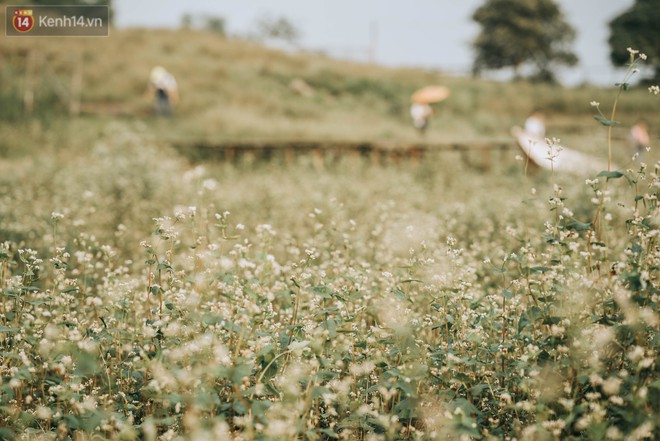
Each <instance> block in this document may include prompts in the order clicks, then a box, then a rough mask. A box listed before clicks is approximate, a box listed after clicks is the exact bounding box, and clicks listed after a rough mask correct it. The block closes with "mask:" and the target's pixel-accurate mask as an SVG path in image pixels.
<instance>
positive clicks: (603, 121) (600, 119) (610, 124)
mask: <svg viewBox="0 0 660 441" xmlns="http://www.w3.org/2000/svg"><path fill="white" fill-rule="evenodd" d="M594 118H596V121H598V122H599V123H601V124H602V125H604V126H608V127H614V126H616V125H618V124H621V123H620V122H619V121H612V120H609V119H607V118H605V117H604V116H603V115H594Z"/></svg>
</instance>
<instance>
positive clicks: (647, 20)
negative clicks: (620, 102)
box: [472, 0, 660, 82]
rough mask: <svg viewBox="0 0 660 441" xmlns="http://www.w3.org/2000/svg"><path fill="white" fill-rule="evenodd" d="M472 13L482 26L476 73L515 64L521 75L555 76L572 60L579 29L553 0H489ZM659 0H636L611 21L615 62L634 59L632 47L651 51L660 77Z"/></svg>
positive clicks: (551, 78) (546, 78)
mask: <svg viewBox="0 0 660 441" xmlns="http://www.w3.org/2000/svg"><path fill="white" fill-rule="evenodd" d="M472 19H473V20H474V21H476V22H477V23H478V24H479V25H480V26H481V32H480V33H479V35H478V36H477V38H476V39H475V41H474V42H473V47H474V50H475V58H474V62H473V68H472V69H473V73H474V74H475V75H479V74H480V73H481V72H482V71H484V70H497V69H503V68H512V69H513V71H514V75H515V77H516V78H521V77H523V76H525V75H523V71H524V72H526V77H527V78H529V79H533V80H540V81H547V82H554V81H555V70H556V68H557V67H558V66H561V65H567V66H573V65H575V64H576V63H577V62H578V58H577V56H576V55H575V53H574V52H573V50H572V48H571V46H572V44H573V42H574V40H575V36H576V32H575V29H573V27H572V26H571V25H570V24H569V23H568V22H567V21H566V19H565V17H564V15H563V13H562V11H561V9H560V8H559V5H557V3H556V2H555V1H554V0H485V2H484V4H483V5H482V6H481V7H479V8H478V9H477V10H476V11H475V12H474V14H473V15H472ZM659 19H660V0H636V1H635V4H634V5H633V6H632V7H631V8H630V9H628V10H627V11H625V12H624V13H623V14H621V15H619V16H618V17H616V18H615V19H614V20H612V22H610V39H609V45H610V51H611V53H610V58H611V61H612V63H613V64H614V65H615V66H619V65H624V64H626V63H627V62H628V61H629V54H628V52H627V51H626V49H627V48H628V47H632V48H634V49H638V50H640V51H642V52H644V53H646V54H647V55H648V56H649V62H650V66H651V67H652V68H654V70H655V79H658V78H660V45H659V44H658V42H660V26H658V22H659Z"/></svg>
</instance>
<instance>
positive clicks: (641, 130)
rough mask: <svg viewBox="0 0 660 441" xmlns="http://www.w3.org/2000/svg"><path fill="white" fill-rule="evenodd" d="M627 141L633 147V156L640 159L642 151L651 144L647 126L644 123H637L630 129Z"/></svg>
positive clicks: (640, 121)
mask: <svg viewBox="0 0 660 441" xmlns="http://www.w3.org/2000/svg"><path fill="white" fill-rule="evenodd" d="M628 139H629V141H630V144H631V146H632V147H633V151H634V154H635V155H637V157H641V156H642V154H643V153H644V150H645V149H646V148H647V147H648V146H649V145H650V144H651V138H650V137H649V126H648V124H647V123H646V121H644V120H639V121H637V123H636V124H635V125H634V126H632V127H631V128H630V134H629V135H628Z"/></svg>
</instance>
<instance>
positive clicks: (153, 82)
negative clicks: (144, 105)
mask: <svg viewBox="0 0 660 441" xmlns="http://www.w3.org/2000/svg"><path fill="white" fill-rule="evenodd" d="M148 89H149V92H150V94H151V95H152V96H153V98H154V112H155V114H156V115H158V116H160V115H163V116H171V115H172V106H173V105H176V103H177V102H178V100H179V92H178V87H177V83H176V79H175V78H174V75H172V74H171V73H169V72H168V71H167V70H166V69H165V68H164V67H162V66H156V67H154V68H153V69H152V70H151V74H150V75H149V88H148Z"/></svg>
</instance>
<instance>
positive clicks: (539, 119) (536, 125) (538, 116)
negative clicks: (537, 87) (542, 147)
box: [523, 109, 545, 139]
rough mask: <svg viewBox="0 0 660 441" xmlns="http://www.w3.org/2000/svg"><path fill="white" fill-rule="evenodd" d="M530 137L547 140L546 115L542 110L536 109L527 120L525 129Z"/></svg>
mask: <svg viewBox="0 0 660 441" xmlns="http://www.w3.org/2000/svg"><path fill="white" fill-rule="evenodd" d="M523 129H524V130H525V132H526V133H527V134H528V135H531V136H532V137H534V138H537V139H544V138H545V115H544V114H543V111H542V110H541V109H534V111H533V112H532V113H531V114H530V115H529V116H528V117H527V119H526V120H525V127H523Z"/></svg>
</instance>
